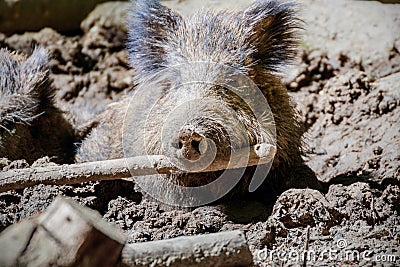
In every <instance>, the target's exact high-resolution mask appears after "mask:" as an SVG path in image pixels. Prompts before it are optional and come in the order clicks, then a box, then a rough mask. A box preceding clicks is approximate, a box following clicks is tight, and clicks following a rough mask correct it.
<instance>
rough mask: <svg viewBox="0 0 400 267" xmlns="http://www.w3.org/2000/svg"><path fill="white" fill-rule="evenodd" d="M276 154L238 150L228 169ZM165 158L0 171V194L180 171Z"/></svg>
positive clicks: (262, 147)
mask: <svg viewBox="0 0 400 267" xmlns="http://www.w3.org/2000/svg"><path fill="white" fill-rule="evenodd" d="M275 153H276V147H274V146H271V145H268V144H258V145H256V146H253V147H250V151H249V150H248V149H247V150H239V151H237V152H235V153H234V155H233V157H232V160H231V162H233V163H234V165H231V166H229V167H230V168H242V167H247V166H254V165H258V164H266V163H269V162H270V161H271V160H272V159H273V157H274V155H275ZM171 162H172V161H171V160H169V159H168V158H167V157H165V156H159V155H150V156H139V157H132V158H125V159H114V160H106V161H97V162H87V163H79V164H71V165H59V166H46V167H36V168H25V169H15V170H9V171H6V172H0V192H6V191H9V190H16V189H23V188H26V187H30V186H35V185H38V184H46V185H67V184H79V183H84V182H90V181H101V180H116V179H121V178H129V177H132V176H145V175H153V174H156V173H159V174H170V173H173V172H182V171H180V170H179V169H178V168H177V167H176V166H175V165H173V164H172V163H171ZM229 162H230V161H229V159H226V160H219V161H214V162H213V163H212V164H211V165H210V166H208V167H207V168H205V169H204V170H201V171H200V172H211V171H218V170H223V169H226V168H227V166H228V163H229Z"/></svg>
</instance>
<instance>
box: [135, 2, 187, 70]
mask: <svg viewBox="0 0 400 267" xmlns="http://www.w3.org/2000/svg"><path fill="white" fill-rule="evenodd" d="M131 2H132V4H133V7H132V9H131V10H130V12H129V13H128V27H129V32H128V38H129V39H128V51H129V54H130V55H129V57H130V62H131V64H132V67H133V68H134V69H135V70H136V71H137V73H138V75H139V76H141V75H143V76H144V75H146V74H147V73H148V72H151V71H152V70H155V69H157V68H159V67H161V66H162V63H163V56H164V54H165V52H164V48H163V41H164V40H165V39H166V38H168V36H170V35H171V33H172V32H173V31H174V30H175V29H176V28H177V25H178V23H179V22H180V20H181V17H180V16H179V15H178V14H175V13H174V12H173V11H172V10H170V9H169V8H167V7H165V6H163V5H161V4H160V3H158V1H156V0H132V1H131Z"/></svg>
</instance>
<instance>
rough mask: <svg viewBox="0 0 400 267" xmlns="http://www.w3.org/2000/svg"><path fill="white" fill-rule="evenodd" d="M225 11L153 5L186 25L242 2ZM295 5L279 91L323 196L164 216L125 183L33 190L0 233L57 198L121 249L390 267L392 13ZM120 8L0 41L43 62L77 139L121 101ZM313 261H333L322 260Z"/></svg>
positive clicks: (397, 230)
mask: <svg viewBox="0 0 400 267" xmlns="http://www.w3.org/2000/svg"><path fill="white" fill-rule="evenodd" d="M227 2H228V1H226V2H225V1H205V2H204V1H200V0H199V1H197V0H196V1H188V0H187V1H164V2H163V3H164V4H166V5H169V6H171V7H172V8H173V9H176V10H178V11H179V12H182V13H184V14H185V15H187V14H188V13H191V12H192V11H193V10H195V9H197V8H199V7H200V6H201V5H210V6H212V7H214V8H215V9H222V8H225V7H228V8H231V7H235V8H243V7H245V6H247V5H248V4H249V3H250V2H251V1H244V0H242V1H237V2H235V3H227ZM301 3H302V10H303V11H302V16H303V18H304V20H305V22H306V26H305V31H304V37H303V41H302V44H301V51H300V53H299V57H298V61H297V62H296V63H295V64H294V66H293V67H291V68H290V69H289V70H288V71H287V75H285V77H284V81H285V83H286V84H287V88H288V90H289V91H290V95H291V96H292V98H293V99H294V101H295V102H296V103H297V107H298V110H299V112H300V115H301V120H302V122H303V123H304V126H305V129H306V131H305V134H304V136H305V138H306V141H307V151H308V153H307V157H306V160H307V164H308V165H309V166H310V167H311V168H312V169H313V170H314V171H315V173H316V174H317V176H318V178H319V179H320V180H321V181H323V182H325V183H326V184H327V185H329V188H328V190H327V192H319V191H315V190H311V189H291V190H288V191H286V192H284V193H282V194H281V195H280V196H279V197H278V199H277V200H276V202H275V203H262V202H256V201H250V200H244V199H242V200H235V201H234V203H229V204H228V203H226V204H219V205H210V206H204V207H199V208H196V209H194V210H192V211H184V210H172V211H171V210H169V211H165V210H163V209H162V207H161V206H160V205H159V204H157V203H154V202H152V201H150V200H147V199H145V198H143V197H142V195H141V194H140V193H138V192H135V191H134V186H133V184H132V182H130V181H125V180H120V181H108V182H101V183H93V184H89V185H86V186H61V187H60V186H44V185H41V186H36V187H34V188H27V189H24V190H18V191H10V192H6V193H2V194H0V207H1V211H0V230H2V229H4V228H5V227H7V226H8V225H10V224H12V223H16V222H18V221H19V220H21V219H23V218H26V217H28V216H31V215H33V214H34V213H36V212H37V211H41V210H44V209H45V208H46V207H47V206H48V205H49V204H50V203H51V201H52V200H53V199H54V197H56V196H57V195H59V194H62V195H66V196H69V197H72V198H74V199H76V200H78V201H79V202H80V203H82V204H85V205H87V206H89V207H91V208H94V209H96V210H98V211H99V212H100V213H101V214H102V215H103V216H104V218H105V219H106V220H108V221H110V222H112V223H115V224H116V225H118V226H120V227H121V228H122V229H124V230H125V231H126V232H127V234H128V235H129V242H144V241H149V240H158V239H165V238H171V237H177V236H181V235H195V234H203V233H213V232H218V231H224V230H232V229H240V230H243V231H244V232H245V234H246V237H247V240H248V243H249V245H250V249H251V251H252V252H253V255H254V262H255V264H256V265H261V266H266V265H267V264H271V263H275V264H278V265H286V264H287V265H291V264H303V263H304V261H303V260H296V257H295V256H296V251H297V252H298V253H301V252H304V251H305V250H307V249H308V251H314V252H315V253H316V255H317V256H319V257H312V258H311V259H309V260H308V261H307V262H306V263H307V265H326V266H332V265H337V266H339V265H340V266H342V265H347V264H348V265H355V266H359V265H368V266H369V265H388V266H390V265H392V266H399V265H400V216H399V215H400V187H399V185H400V180H399V179H400V5H396V4H395V5H390V4H381V3H378V2H374V1H368V2H363V1H311V0H308V1H302V2H301ZM127 6H129V4H128V3H122V2H114V3H107V4H104V5H102V6H100V7H98V8H97V9H96V10H95V11H93V12H92V13H91V14H90V15H89V16H88V17H87V18H86V19H85V20H84V21H83V22H82V24H81V29H82V33H80V34H77V35H74V36H71V35H69V36H65V35H62V34H60V33H57V32H56V31H55V30H53V29H50V28H45V29H42V30H41V31H39V32H33V33H25V34H20V35H12V36H5V35H2V34H0V46H1V47H8V48H10V49H13V50H18V51H23V52H25V53H29V52H30V51H31V48H32V43H37V44H40V45H42V46H44V47H46V48H47V49H48V50H49V51H50V52H51V53H52V60H51V62H50V68H51V78H52V79H53V86H54V87H55V88H56V89H57V95H56V98H57V105H58V106H59V107H60V108H61V109H63V110H64V111H66V112H68V113H66V116H68V117H69V118H75V117H80V118H82V119H79V120H74V121H73V123H74V126H75V127H79V126H80V125H81V124H82V123H84V121H85V120H87V119H89V118H91V117H93V116H95V115H96V114H98V113H99V112H100V111H101V110H103V109H104V108H105V106H106V105H107V104H109V103H112V102H113V101H115V100H116V99H118V98H119V97H121V95H123V94H125V93H127V92H129V90H131V86H130V84H131V82H132V79H131V77H132V73H131V72H130V70H129V68H130V67H129V63H128V62H127V53H126V50H125V47H124V42H125V39H126V27H125V26H124V21H123V14H124V12H125V11H124V10H125V9H126V7H127ZM74 112H79V113H80V116H75V115H74ZM68 114H69V115H68ZM82 115H84V116H82ZM0 164H1V165H0V169H1V168H3V170H7V169H9V168H21V167H27V166H28V164H27V163H26V162H24V161H23V160H21V161H16V162H12V163H11V162H8V161H7V160H5V159H3V160H2V161H0ZM43 164H52V163H48V159H46V158H44V159H42V160H40V161H38V162H36V163H34V164H33V165H43ZM299 179H302V177H299ZM343 240H345V241H346V242H344V241H343ZM266 249H267V251H266ZM260 250H263V251H262V252H267V253H260ZM271 251H275V252H274V254H272V257H271ZM292 251H295V252H292ZM324 251H328V252H329V251H331V252H332V253H333V258H331V259H329V255H328V254H327V253H326V252H325V255H321V254H323V253H324ZM278 252H279V253H282V252H283V253H285V252H286V256H285V254H278ZM290 252H291V253H292V254H291V256H288V254H287V253H290ZM350 254H351V255H353V257H352V256H348V255H350ZM389 255H394V256H396V257H397V258H396V259H395V260H393V258H390V257H389ZM331 256H332V255H331ZM385 256H386V257H385ZM288 259H291V261H290V260H289V261H288ZM384 259H385V260H384Z"/></svg>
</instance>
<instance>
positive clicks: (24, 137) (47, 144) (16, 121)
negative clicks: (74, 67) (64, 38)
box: [0, 48, 74, 163]
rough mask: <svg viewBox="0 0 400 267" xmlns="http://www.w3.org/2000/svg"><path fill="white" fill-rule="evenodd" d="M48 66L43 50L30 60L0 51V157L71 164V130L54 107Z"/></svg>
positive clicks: (29, 58)
mask: <svg viewBox="0 0 400 267" xmlns="http://www.w3.org/2000/svg"><path fill="white" fill-rule="evenodd" d="M47 63H48V55H47V52H46V50H45V49H43V48H36V49H34V51H33V52H32V55H31V56H30V57H25V56H24V55H22V54H17V53H15V52H9V51H8V50H6V49H1V50H0V66H1V68H0V157H6V158H8V159H10V160H17V159H26V160H27V161H28V162H33V161H34V160H36V159H38V158H40V157H43V156H50V157H52V156H55V157H57V158H54V160H55V161H56V162H60V163H62V162H72V159H73V150H74V146H73V142H74V137H73V130H72V127H71V126H70V125H69V124H68V123H67V122H66V121H65V120H64V119H63V117H62V115H61V113H60V111H59V110H58V109H57V108H56V107H55V106H54V103H53V96H54V91H53V89H52V87H51V86H50V82H49V78H48V69H47Z"/></svg>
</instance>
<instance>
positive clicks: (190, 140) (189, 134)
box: [178, 130, 207, 161]
mask: <svg viewBox="0 0 400 267" xmlns="http://www.w3.org/2000/svg"><path fill="white" fill-rule="evenodd" d="M178 149H179V150H180V153H181V155H182V156H183V157H184V158H186V159H187V160H190V161H196V160H198V159H199V158H200V157H201V155H203V154H204V153H205V152H206V150H207V142H206V140H205V138H204V136H203V135H201V134H198V133H196V132H194V131H191V130H182V131H180V132H179V135H178Z"/></svg>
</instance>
